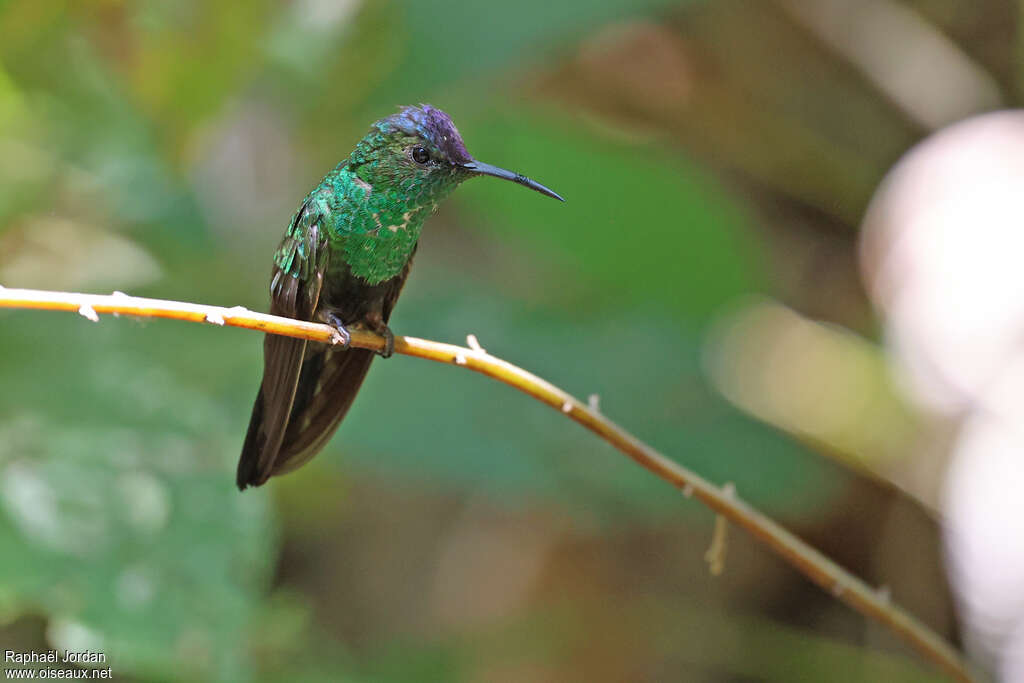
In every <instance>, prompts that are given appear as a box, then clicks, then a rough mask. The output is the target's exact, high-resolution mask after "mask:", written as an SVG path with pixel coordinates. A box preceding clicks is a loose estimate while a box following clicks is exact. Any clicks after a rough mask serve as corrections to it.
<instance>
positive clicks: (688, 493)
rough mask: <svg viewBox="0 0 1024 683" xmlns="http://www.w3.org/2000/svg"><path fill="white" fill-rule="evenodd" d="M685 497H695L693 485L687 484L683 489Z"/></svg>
mask: <svg viewBox="0 0 1024 683" xmlns="http://www.w3.org/2000/svg"><path fill="white" fill-rule="evenodd" d="M683 495H684V496H686V497H687V498H692V497H693V484H687V485H686V486H684V487H683Z"/></svg>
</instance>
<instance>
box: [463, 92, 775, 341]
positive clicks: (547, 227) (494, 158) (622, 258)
mask: <svg viewBox="0 0 1024 683" xmlns="http://www.w3.org/2000/svg"><path fill="white" fill-rule="evenodd" d="M465 128H466V130H464V131H463V133H464V134H465V137H466V138H467V140H469V145H470V148H471V150H472V152H473V154H474V155H476V156H477V157H478V158H480V159H482V160H484V161H487V162H489V163H493V164H496V165H498V166H504V167H507V168H511V169H513V170H516V171H519V172H521V173H525V174H527V175H529V176H531V177H533V178H536V179H539V180H540V181H541V182H543V183H544V184H546V185H548V186H549V187H551V188H553V189H554V190H555V191H557V192H559V193H560V194H562V196H564V197H565V198H566V203H565V204H564V205H557V204H554V203H553V202H551V200H548V199H544V198H542V197H541V196H540V195H536V194H529V195H526V196H524V194H523V190H521V189H517V188H512V187H510V186H509V184H508V183H502V182H499V181H495V180H493V179H489V178H484V179H477V180H474V181H472V182H471V183H467V187H466V188H465V189H464V190H462V191H460V195H459V198H460V200H461V201H464V202H466V203H468V204H469V205H471V206H472V207H473V208H474V209H476V210H477V211H478V212H479V213H480V214H481V215H482V216H486V218H487V223H485V225H487V226H488V227H494V229H496V230H499V231H500V232H501V234H502V235H507V236H510V237H512V238H513V239H515V240H516V241H519V242H523V243H526V244H527V245H528V246H529V248H531V249H536V250H538V251H540V252H542V253H544V254H546V255H547V256H548V257H549V258H551V259H553V260H555V261H556V262H558V263H560V264H562V267H563V269H564V275H563V277H564V278H565V279H567V280H572V279H575V278H585V282H586V285H584V287H585V288H586V289H589V290H590V291H591V292H592V294H591V297H589V298H588V299H587V300H585V301H581V302H579V304H580V305H583V306H586V307H588V308H591V309H601V310H605V311H607V310H638V311H647V312H650V311H652V310H654V311H664V312H667V313H670V314H673V315H675V316H678V317H680V318H681V319H684V320H690V321H696V322H701V321H706V320H707V319H708V317H709V316H710V315H711V314H712V313H713V312H714V311H715V310H716V309H717V308H718V307H720V306H721V305H723V304H724V303H726V302H728V301H730V300H732V299H733V298H735V297H736V296H738V295H740V294H742V293H745V292H749V291H752V290H755V289H757V288H758V287H759V286H760V285H761V283H762V281H763V277H764V276H763V273H762V266H761V264H762V263H763V262H764V259H765V255H764V253H763V245H762V244H761V239H760V237H759V235H758V234H757V233H756V232H755V230H754V227H753V225H752V221H751V220H750V218H749V217H748V215H747V214H746V212H745V211H744V209H743V207H742V205H741V204H740V203H739V201H738V200H737V199H736V198H735V197H732V196H730V195H729V194H727V193H726V192H725V191H724V190H723V189H722V188H721V187H719V186H718V185H717V184H716V183H715V182H714V181H713V180H712V179H711V178H710V177H708V176H707V175H706V174H705V173H704V172H702V171H701V170H699V169H698V168H697V167H696V166H695V165H693V164H692V163H689V162H688V161H686V160H685V159H684V158H681V157H679V156H671V155H669V154H667V153H666V151H665V150H663V149H660V148H658V147H657V146H656V145H654V144H641V145H638V144H635V143H634V144H629V143H627V142H624V141H622V140H620V139H619V140H617V139H613V138H611V137H610V136H608V135H602V134H600V133H598V132H597V131H595V130H594V129H593V127H592V126H589V125H587V124H586V122H585V121H581V120H575V121H573V120H567V119H565V118H562V117H556V116H552V115H549V116H541V115H538V114H536V113H532V112H527V111H524V110H522V109H517V110H514V111H506V112H503V113H502V114H500V115H499V114H494V115H492V116H490V117H488V118H486V119H483V120H476V119H474V120H472V121H471V124H470V125H468V126H466V127H465ZM561 286H562V285H561V284H560V283H559V282H550V283H548V287H549V288H550V289H551V290H555V291H557V290H558V289H559V287H561Z"/></svg>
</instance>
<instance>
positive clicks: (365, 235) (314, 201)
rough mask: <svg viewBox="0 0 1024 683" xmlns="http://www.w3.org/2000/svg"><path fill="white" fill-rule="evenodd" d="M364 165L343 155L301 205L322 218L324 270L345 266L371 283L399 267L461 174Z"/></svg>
mask: <svg viewBox="0 0 1024 683" xmlns="http://www.w3.org/2000/svg"><path fill="white" fill-rule="evenodd" d="M366 166H369V167H370V168H366ZM366 166H362V167H359V168H358V169H357V170H353V168H352V166H351V165H350V160H348V159H346V160H345V161H343V162H342V163H340V164H338V166H337V168H335V169H334V170H333V171H331V173H329V174H328V175H327V177H325V178H324V179H323V181H322V182H321V183H320V185H318V186H317V188H316V189H315V190H313V191H312V192H311V193H310V194H309V196H308V197H307V198H306V202H304V204H303V205H304V206H306V207H308V209H313V210H315V211H316V212H317V213H318V214H320V215H322V216H323V217H324V218H323V220H322V226H323V227H325V228H326V230H327V237H328V240H329V243H330V253H331V256H330V262H329V264H328V267H327V273H328V275H330V274H333V273H340V272H343V271H347V272H349V273H351V274H352V275H355V276H357V277H359V278H362V279H363V280H365V281H366V283H367V284H371V285H374V284H378V283H380V282H383V281H384V280H389V279H391V278H393V277H395V276H396V275H398V274H399V273H400V272H401V271H402V268H404V267H405V264H406V263H408V261H409V259H410V258H411V256H412V253H413V250H414V249H415V248H416V242H417V241H418V240H419V237H420V231H421V230H422V228H423V221H425V220H426V219H427V217H428V216H429V215H430V214H431V213H433V211H434V210H435V209H436V208H437V206H438V204H439V203H440V202H441V201H442V200H443V199H444V198H445V197H447V196H448V195H449V194H450V193H451V192H452V190H454V189H455V187H456V186H457V185H458V184H459V182H460V181H461V180H462V179H463V178H462V177H460V176H461V174H459V173H458V172H457V171H453V172H450V173H438V172H436V171H435V172H434V173H432V174H430V176H427V177H422V176H421V177H415V176H412V177H410V176H405V177H401V178H399V177H395V178H393V179H392V178H387V177H372V176H373V174H372V171H374V170H378V171H379V170H383V169H374V168H373V164H372V162H371V163H370V164H367V165H366ZM364 171H368V172H364ZM364 175H367V176H370V177H371V179H372V180H374V181H376V182H375V183H371V182H369V181H368V180H365V179H364V178H363V177H362V176H364ZM392 180H394V181H397V182H389V181H392ZM278 266H279V267H280V266H282V264H281V263H278Z"/></svg>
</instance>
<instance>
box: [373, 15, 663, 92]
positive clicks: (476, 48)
mask: <svg viewBox="0 0 1024 683" xmlns="http://www.w3.org/2000/svg"><path fill="white" fill-rule="evenodd" d="M398 1H399V7H400V8H401V9H402V10H403V11H404V19H405V26H406V29H407V36H406V41H405V48H406V51H405V54H404V58H403V59H402V61H401V63H400V64H399V66H398V67H397V68H396V69H395V70H394V71H393V73H392V76H391V78H389V79H388V80H387V81H386V82H385V83H384V84H383V85H382V87H381V88H380V91H379V93H377V94H376V96H375V97H374V101H376V102H380V103H382V104H383V103H387V104H393V103H394V102H395V101H401V102H405V103H415V102H417V101H420V100H422V99H424V98H426V97H427V96H428V95H430V94H434V93H436V92H437V91H438V89H440V88H442V87H444V86H446V85H448V84H451V83H454V82H456V81H459V80H463V79H466V78H470V77H473V76H478V75H480V74H482V73H484V72H486V71H493V70H496V69H498V68H503V69H504V68H508V67H510V66H511V67H514V68H516V69H523V68H526V67H530V66H533V65H535V64H536V63H537V62H538V61H539V59H540V57H541V56H542V55H544V54H545V53H548V52H554V51H557V50H558V49H560V48H563V47H564V46H565V45H567V44H568V43H570V42H571V41H572V40H575V39H577V38H580V37H581V36H583V35H584V34H585V33H586V32H587V31H590V30H592V29H594V28H595V27H596V26H599V25H600V24H602V23H605V22H609V21H614V20H616V19H621V18H625V17H631V16H636V15H641V14H647V13H650V12H653V11H656V10H658V9H662V8H665V7H672V6H678V5H679V0H674V1H672V0H594V1H592V2H587V3H564V2H545V1H544V0H520V2H516V3H485V2H472V0H440V1H438V0H398Z"/></svg>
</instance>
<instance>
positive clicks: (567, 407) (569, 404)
mask: <svg viewBox="0 0 1024 683" xmlns="http://www.w3.org/2000/svg"><path fill="white" fill-rule="evenodd" d="M562 412H563V413H565V414H566V415H568V414H569V413H571V412H572V401H566V402H565V403H563V404H562Z"/></svg>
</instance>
